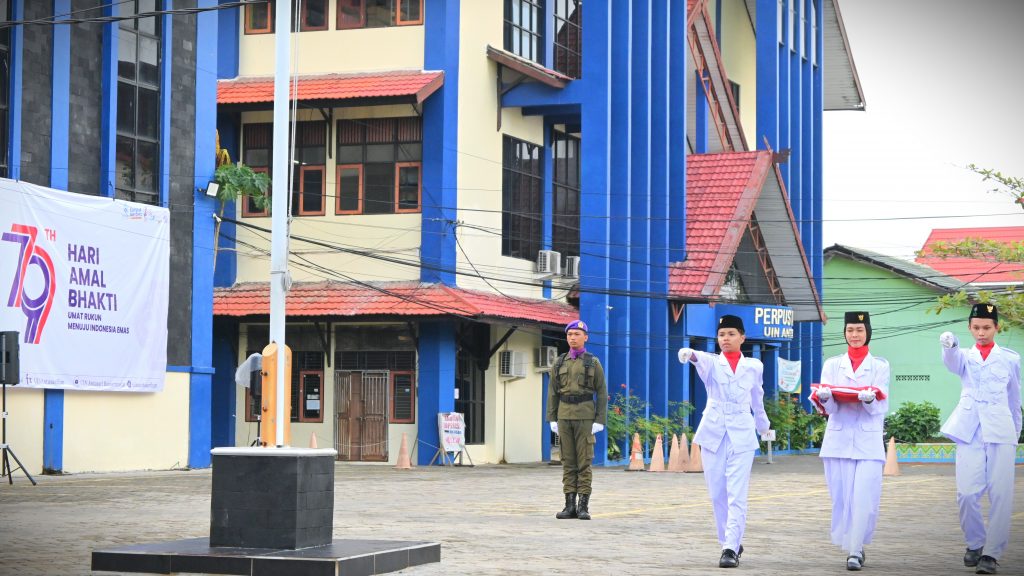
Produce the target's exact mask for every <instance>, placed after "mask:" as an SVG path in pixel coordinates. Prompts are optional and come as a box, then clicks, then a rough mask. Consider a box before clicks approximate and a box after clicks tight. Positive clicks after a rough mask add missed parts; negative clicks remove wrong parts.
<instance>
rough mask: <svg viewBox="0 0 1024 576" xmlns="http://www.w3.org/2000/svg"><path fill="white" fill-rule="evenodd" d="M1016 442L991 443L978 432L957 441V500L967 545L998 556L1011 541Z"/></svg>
mask: <svg viewBox="0 0 1024 576" xmlns="http://www.w3.org/2000/svg"><path fill="white" fill-rule="evenodd" d="M1016 452H1017V446H1016V445H1014V444H988V443H985V442H982V441H981V434H975V435H974V438H973V439H972V440H971V442H969V443H961V442H957V443H956V502H957V504H958V505H959V507H960V528H961V529H962V530H963V531H964V540H965V541H966V542H967V547H968V548H970V549H972V550H977V549H978V548H981V547H982V546H984V547H985V552H984V554H985V555H986V556H991V557H993V558H995V559H996V560H998V559H999V557H1000V556H1001V555H1002V553H1003V551H1004V550H1006V544H1007V542H1009V541H1010V519H1011V517H1012V516H1013V474H1014V460H1015V457H1016ZM986 492H988V503H989V512H988V531H987V532H986V530H985V520H984V518H982V515H981V497H982V495H983V494H985V493H986Z"/></svg>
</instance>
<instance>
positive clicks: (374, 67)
mask: <svg viewBox="0 0 1024 576" xmlns="http://www.w3.org/2000/svg"><path fill="white" fill-rule="evenodd" d="M328 4H329V5H330V14H329V15H328V19H327V22H328V28H329V30H318V31H314V32H299V33H298V34H293V35H292V58H293V61H294V62H295V70H297V72H298V73H299V74H328V73H338V72H372V71H378V70H414V69H420V68H422V67H423V39H424V27H423V26H390V27H386V28H363V29H358V30H335V27H336V25H337V17H336V11H337V5H338V3H337V2H336V1H334V0H331V1H330V2H328ZM293 25H294V23H293ZM275 36H276V34H245V18H244V17H243V18H239V38H240V40H239V51H238V56H239V61H238V74H239V76H273V74H274V38H275Z"/></svg>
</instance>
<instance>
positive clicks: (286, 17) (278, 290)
mask: <svg viewBox="0 0 1024 576" xmlns="http://www.w3.org/2000/svg"><path fill="white" fill-rule="evenodd" d="M276 12H277V18H276V22H275V34H274V48H275V50H274V57H275V66H274V143H273V154H274V177H273V181H272V186H273V188H272V190H273V192H274V194H272V195H271V220H270V223H271V224H270V228H271V236H270V341H271V342H276V343H277V377H276V379H275V381H276V382H277V402H276V405H277V413H276V417H275V421H276V426H275V428H274V434H275V436H274V445H275V446H283V445H284V419H285V413H284V404H285V403H284V383H285V378H286V377H287V376H288V375H287V374H285V369H284V368H285V342H284V336H285V294H286V293H287V291H288V288H289V287H290V285H291V277H290V276H289V274H288V200H289V197H290V196H291V194H289V186H288V180H289V178H288V176H289V175H290V173H291V166H289V165H288V158H289V154H288V125H289V119H288V109H289V104H290V102H289V99H288V76H289V73H288V72H289V71H288V64H289V62H290V61H291V44H290V43H291V29H292V13H291V10H290V9H289V4H288V3H286V2H278V9H277V10H276ZM289 416H290V415H289Z"/></svg>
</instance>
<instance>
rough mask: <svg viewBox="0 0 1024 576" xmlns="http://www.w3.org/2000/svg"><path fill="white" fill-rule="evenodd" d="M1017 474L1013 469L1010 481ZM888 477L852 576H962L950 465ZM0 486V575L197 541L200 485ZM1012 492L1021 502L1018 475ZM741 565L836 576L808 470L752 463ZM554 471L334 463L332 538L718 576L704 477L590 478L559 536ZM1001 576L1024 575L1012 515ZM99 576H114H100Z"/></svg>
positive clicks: (1022, 525)
mask: <svg viewBox="0 0 1024 576" xmlns="http://www.w3.org/2000/svg"><path fill="white" fill-rule="evenodd" d="M1018 468H1024V467H1021V466H1018ZM901 470H902V472H903V475H901V476H898V477H887V478H885V481H884V486H883V489H882V507H881V512H880V516H879V521H878V528H877V530H876V532H875V540H874V542H872V543H871V544H869V545H868V546H867V554H868V563H867V566H865V568H864V571H863V573H865V574H901V575H902V574H914V573H916V574H921V575H929V576H930V575H936V576H944V575H957V576H959V575H968V574H973V570H970V569H967V568H964V566H963V564H962V561H961V558H962V556H963V551H964V543H963V538H962V535H961V533H960V527H959V523H958V520H957V511H956V489H955V485H954V471H953V466H952V465H951V464H902V465H901ZM36 478H37V480H38V481H39V485H38V486H32V485H31V484H30V483H29V482H28V480H27V479H26V478H24V476H18V473H16V474H15V478H14V482H15V484H14V486H9V485H8V484H7V482H6V478H5V479H4V482H3V484H0V575H8V574H17V575H21V574H30V575H49V574H54V575H61V576H65V575H75V574H90V570H89V565H90V558H91V553H92V551H93V550H98V549H105V548H112V547H117V546H125V545H131V544H142V543H153V542H163V541H168V540H178V539H183V538H195V537H205V536H208V535H209V530H210V488H211V472H210V470H209V469H206V470H191V471H162V472H134V473H111V474H76V475H69V476H38V477H36ZM1016 489H1017V492H1018V494H1019V493H1020V492H1021V491H1022V489H1024V470H1020V469H1019V470H1018V471H1017V477H1016ZM749 498H750V505H749V511H748V518H747V530H746V535H745V537H744V548H745V553H744V555H743V559H742V561H741V564H740V567H739V568H738V569H737V570H736V571H735V573H747V574H757V575H759V576H761V575H764V576H783V575H785V576H794V575H815V576H818V575H829V574H847V571H846V569H845V566H846V564H845V560H846V555H845V554H844V553H843V552H842V551H841V550H840V549H838V548H837V547H836V546H833V545H832V544H831V543H830V542H829V537H828V531H829V514H830V506H831V504H830V501H829V498H828V493H827V490H826V487H825V481H824V472H823V469H822V465H821V461H820V459H819V458H818V457H817V456H784V457H776V459H775V463H774V464H771V465H768V464H765V463H764V460H763V459H761V458H758V459H757V461H756V462H755V464H754V472H753V474H752V477H751V486H750V497H749ZM562 504H563V498H562V495H561V468H560V467H559V466H557V465H548V464H530V465H506V466H477V467H472V468H471V467H464V468H458V467H457V468H442V467H437V466H435V467H431V468H425V467H420V468H415V469H414V470H411V471H401V470H395V469H393V468H392V467H390V466H375V465H358V464H344V463H338V464H337V465H336V468H335V496H334V538H360V539H385V540H425V541H434V542H440V543H441V562H440V563H439V564H429V565H425V566H418V567H415V568H411V569H408V570H405V571H402V572H400V573H401V574H410V575H416V576H439V575H445V576H451V575H502V576H507V575H524V576H525V575H535V574H544V575H558V574H566V575H572V576H585V575H591V574H597V575H604V574H614V575H668V574H709V573H720V571H719V569H718V567H717V566H718V556H719V553H720V550H719V546H718V543H717V541H716V538H715V530H714V525H713V519H712V515H711V506H710V503H709V501H708V497H707V490H706V488H705V486H704V478H703V475H702V474H674V473H661V474H659V473H650V472H645V473H629V474H627V473H624V472H623V471H622V469H621V468H598V469H595V474H594V495H593V496H592V497H591V513H592V514H593V517H594V519H593V520H591V521H589V522H584V521H579V520H556V519H555V517H554V515H555V512H557V511H558V510H560V509H561V507H562ZM1000 564H1001V567H1000V571H999V574H1005V575H1024V499H1021V498H1020V497H1018V498H1017V511H1016V512H1015V513H1014V515H1013V529H1012V532H1011V542H1010V547H1009V549H1008V550H1007V552H1006V553H1005V554H1004V556H1003V558H1002V559H1001V561H1000ZM97 574H113V573H109V572H102V573H97Z"/></svg>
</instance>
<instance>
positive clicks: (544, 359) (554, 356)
mask: <svg viewBox="0 0 1024 576" xmlns="http://www.w3.org/2000/svg"><path fill="white" fill-rule="evenodd" d="M534 352H535V353H534V356H535V357H536V358H537V368H543V369H546V370H550V369H551V368H553V367H554V366H555V360H558V348H556V347H555V346H541V347H540V348H536V349H535V350H534Z"/></svg>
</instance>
